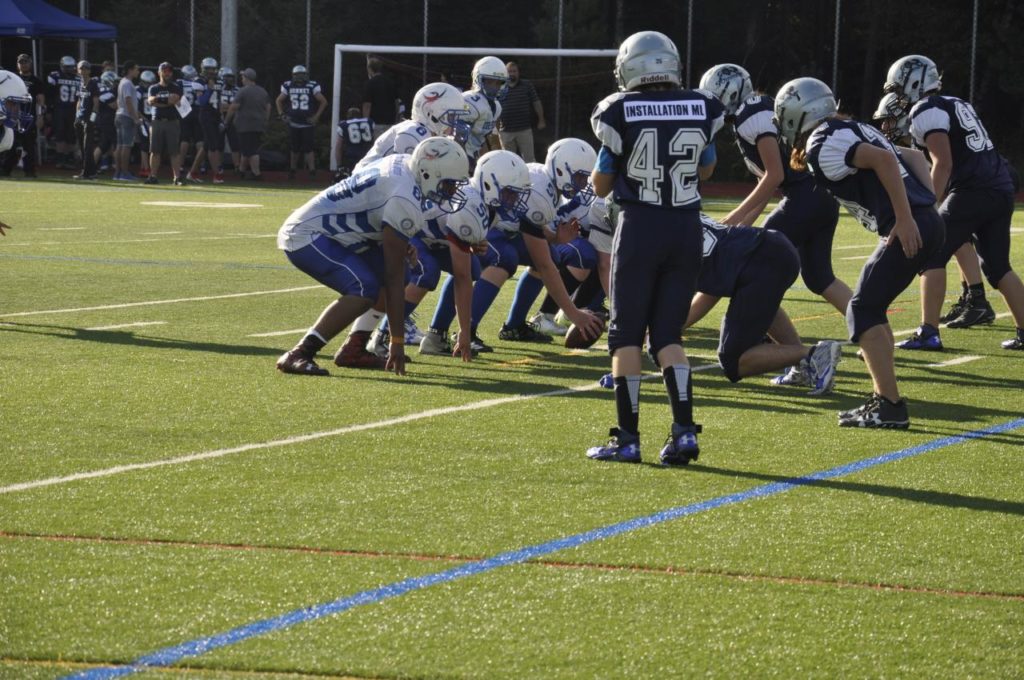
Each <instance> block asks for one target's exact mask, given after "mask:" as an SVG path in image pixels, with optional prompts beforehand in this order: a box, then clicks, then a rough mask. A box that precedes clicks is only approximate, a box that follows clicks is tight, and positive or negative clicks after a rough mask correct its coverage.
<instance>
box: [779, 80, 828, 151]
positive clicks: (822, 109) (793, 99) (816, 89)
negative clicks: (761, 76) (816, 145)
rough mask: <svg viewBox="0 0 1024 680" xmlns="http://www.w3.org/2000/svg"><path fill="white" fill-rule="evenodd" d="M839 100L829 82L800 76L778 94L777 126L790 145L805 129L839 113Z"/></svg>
mask: <svg viewBox="0 0 1024 680" xmlns="http://www.w3.org/2000/svg"><path fill="white" fill-rule="evenodd" d="M836 110H837V107H836V100H835V97H834V96H833V95H832V90H830V89H829V87H828V85H826V84H825V83H823V82H821V81H820V80H817V79H816V78H797V79H795V80H791V81H789V82H788V83H786V84H785V85H783V86H782V88H781V89H779V92H778V94H776V95H775V117H774V119H773V120H774V122H775V127H777V128H778V130H779V134H780V135H781V136H782V139H783V140H785V142H786V143H787V144H789V146H794V145H795V144H796V142H797V140H798V139H799V138H800V136H801V135H803V134H804V133H805V132H809V131H811V130H813V129H814V128H816V127H817V126H818V125H819V124H820V123H821V122H822V121H823V120H825V119H826V118H831V117H833V116H834V115H835V114H836Z"/></svg>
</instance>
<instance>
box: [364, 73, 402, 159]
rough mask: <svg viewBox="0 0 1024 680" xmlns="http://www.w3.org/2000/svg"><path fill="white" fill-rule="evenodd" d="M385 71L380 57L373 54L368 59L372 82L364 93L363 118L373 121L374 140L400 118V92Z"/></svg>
mask: <svg viewBox="0 0 1024 680" xmlns="http://www.w3.org/2000/svg"><path fill="white" fill-rule="evenodd" d="M383 69H384V66H383V64H382V63H381V60H380V57H378V56H376V55H372V54H371V55H370V56H368V57H367V58H366V72H367V74H368V75H369V76H370V80H368V81H367V83H366V90H365V91H364V92H363V118H369V119H370V120H372V121H373V138H374V140H376V139H377V138H378V137H380V136H381V135H382V134H384V133H385V132H387V130H388V128H389V127H391V126H392V125H394V124H395V121H396V120H397V118H398V109H397V107H396V104H397V102H398V90H397V88H395V83H394V82H393V81H392V80H391V78H390V77H388V76H387V75H385V74H384V72H383Z"/></svg>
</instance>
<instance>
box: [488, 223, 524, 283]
mask: <svg viewBox="0 0 1024 680" xmlns="http://www.w3.org/2000/svg"><path fill="white" fill-rule="evenodd" d="M523 239H524V237H523V235H522V234H517V233H514V232H509V231H504V230H502V229H489V230H488V231H487V253H486V254H484V255H483V256H481V257H482V260H483V262H482V263H481V264H483V266H484V267H485V268H486V267H499V268H501V269H504V270H505V271H506V272H508V275H509V276H512V275H514V274H515V273H516V269H517V268H518V267H519V265H521V264H522V265H526V266H527V267H532V266H533V260H531V259H530V253H529V251H527V250H526V242H525V241H524V240H523Z"/></svg>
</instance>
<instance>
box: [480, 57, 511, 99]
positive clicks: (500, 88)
mask: <svg viewBox="0 0 1024 680" xmlns="http://www.w3.org/2000/svg"><path fill="white" fill-rule="evenodd" d="M485 80H495V81H498V84H494V83H485V82H484V81H485ZM507 87H508V69H507V68H505V64H503V63H501V59H498V58H497V57H484V58H483V59H480V60H479V61H477V62H476V63H475V64H473V89H474V90H478V91H480V92H483V93H484V94H485V95H486V96H487V98H488V99H494V98H495V97H497V96H499V95H501V94H502V93H503V92H504V91H505V89H506V88H507Z"/></svg>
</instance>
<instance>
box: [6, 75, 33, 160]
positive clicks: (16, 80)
mask: <svg viewBox="0 0 1024 680" xmlns="http://www.w3.org/2000/svg"><path fill="white" fill-rule="evenodd" d="M33 118H34V117H33V115H32V97H31V96H30V95H29V93H28V88H27V87H25V81H24V80H22V79H21V78H20V77H18V75H17V74H16V73H12V72H11V71H4V70H0V153H3V152H4V151H7V150H8V149H10V148H11V147H12V146H13V145H14V135H15V133H17V132H23V131H24V130H27V129H28V127H29V126H30V125H32V120H33Z"/></svg>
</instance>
